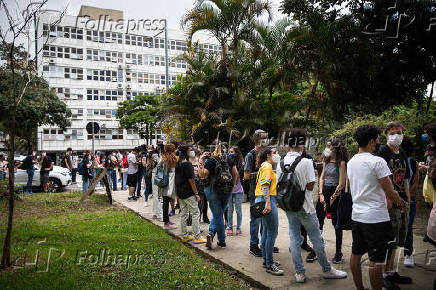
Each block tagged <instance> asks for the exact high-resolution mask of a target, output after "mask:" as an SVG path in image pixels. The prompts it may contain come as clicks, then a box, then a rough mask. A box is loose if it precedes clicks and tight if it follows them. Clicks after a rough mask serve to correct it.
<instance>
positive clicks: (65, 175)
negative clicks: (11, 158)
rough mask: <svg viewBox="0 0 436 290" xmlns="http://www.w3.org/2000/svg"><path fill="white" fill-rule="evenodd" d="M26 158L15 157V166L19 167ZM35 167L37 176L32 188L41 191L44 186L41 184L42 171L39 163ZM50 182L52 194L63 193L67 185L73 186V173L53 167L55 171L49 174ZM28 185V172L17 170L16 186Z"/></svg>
mask: <svg viewBox="0 0 436 290" xmlns="http://www.w3.org/2000/svg"><path fill="white" fill-rule="evenodd" d="M24 158H26V156H18V157H15V164H16V165H17V164H18V162H20V161H23V160H24ZM34 166H35V174H34V175H33V182H32V187H36V188H38V189H39V190H41V187H42V184H41V178H40V170H41V167H40V165H39V164H38V163H37V164H35V165H34ZM49 178H50V179H49V180H50V192H61V191H63V190H64V188H65V187H66V186H67V185H71V173H70V172H69V171H68V169H66V168H63V167H60V166H56V165H55V166H53V170H52V171H50V174H49ZM26 184H27V172H26V170H23V169H19V168H18V169H16V172H15V185H20V186H26Z"/></svg>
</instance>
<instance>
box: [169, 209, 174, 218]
mask: <svg viewBox="0 0 436 290" xmlns="http://www.w3.org/2000/svg"><path fill="white" fill-rule="evenodd" d="M175 214H176V211H175V210H174V209H172V210H170V212H169V213H168V215H169V216H172V215H175Z"/></svg>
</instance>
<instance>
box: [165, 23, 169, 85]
mask: <svg viewBox="0 0 436 290" xmlns="http://www.w3.org/2000/svg"><path fill="white" fill-rule="evenodd" d="M168 70H169V68H168V21H167V20H166V19H165V92H166V93H168V84H169V71H168Z"/></svg>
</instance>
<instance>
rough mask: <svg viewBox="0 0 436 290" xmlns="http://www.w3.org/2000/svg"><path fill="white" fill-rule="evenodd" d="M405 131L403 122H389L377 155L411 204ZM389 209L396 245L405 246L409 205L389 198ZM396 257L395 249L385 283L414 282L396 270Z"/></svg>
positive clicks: (399, 190)
mask: <svg viewBox="0 0 436 290" xmlns="http://www.w3.org/2000/svg"><path fill="white" fill-rule="evenodd" d="M403 131H404V130H403V126H402V125H401V123H399V122H396V121H394V122H389V123H388V124H387V125H386V128H385V131H384V133H385V135H386V140H387V144H386V145H381V146H380V149H379V150H378V152H377V153H376V155H377V156H380V157H382V158H383V159H384V160H385V161H386V163H387V165H388V167H389V169H390V170H391V175H390V179H391V181H392V183H393V185H394V189H395V190H396V191H397V192H398V194H399V195H400V197H401V198H402V199H403V200H404V201H405V202H406V203H407V204H410V203H411V198H410V191H409V182H408V179H409V178H410V168H409V164H408V162H407V160H408V158H407V156H406V153H405V152H404V150H403V149H402V148H400V145H401V143H402V142H403V138H404V133H403ZM388 209H389V216H390V220H391V223H392V230H393V233H394V237H395V240H396V246H398V247H404V245H405V242H406V236H407V230H408V225H409V207H406V208H400V207H398V206H396V205H392V202H391V201H390V200H389V199H388ZM395 248H396V247H395ZM395 257H396V255H395V249H393V251H392V255H391V257H390V259H389V260H388V263H387V265H386V269H385V271H386V272H385V274H384V275H383V276H384V280H385V285H386V286H387V287H388V286H389V284H396V283H399V284H410V283H412V279H411V278H410V277H406V276H401V275H399V274H398V272H396V271H395V270H394V259H395ZM394 287H395V286H394Z"/></svg>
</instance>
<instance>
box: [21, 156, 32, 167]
mask: <svg viewBox="0 0 436 290" xmlns="http://www.w3.org/2000/svg"><path fill="white" fill-rule="evenodd" d="M21 167H22V168H23V169H26V170H27V169H34V167H33V156H32V155H28V156H26V158H24V160H23V165H22V166H21Z"/></svg>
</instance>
